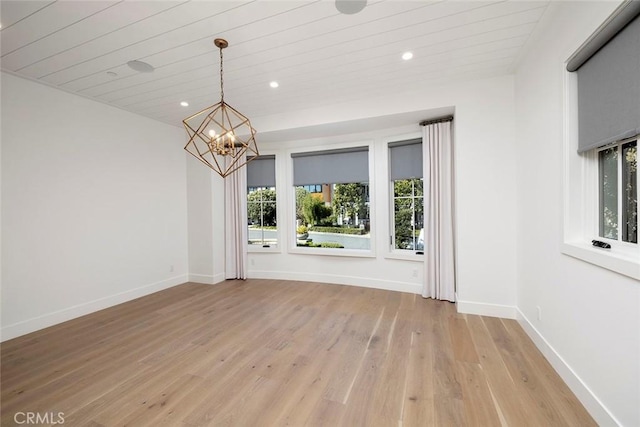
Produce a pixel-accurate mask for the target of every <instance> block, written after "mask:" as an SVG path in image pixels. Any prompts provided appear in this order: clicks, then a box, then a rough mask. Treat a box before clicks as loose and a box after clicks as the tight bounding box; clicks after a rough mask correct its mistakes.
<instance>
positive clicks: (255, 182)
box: [247, 156, 276, 187]
mask: <svg viewBox="0 0 640 427" xmlns="http://www.w3.org/2000/svg"><path fill="white" fill-rule="evenodd" d="M275 186H276V156H260V157H257V158H255V159H253V160H251V161H250V162H249V163H248V164H247V187H275Z"/></svg>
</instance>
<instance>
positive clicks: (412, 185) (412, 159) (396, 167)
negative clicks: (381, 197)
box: [389, 139, 424, 253]
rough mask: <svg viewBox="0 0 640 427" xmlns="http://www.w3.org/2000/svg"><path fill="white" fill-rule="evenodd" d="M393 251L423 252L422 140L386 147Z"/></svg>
mask: <svg viewBox="0 0 640 427" xmlns="http://www.w3.org/2000/svg"><path fill="white" fill-rule="evenodd" d="M389 176H390V180H391V189H392V194H393V199H392V203H393V207H392V212H393V215H392V219H391V222H392V227H391V230H392V235H391V236H390V244H391V246H392V249H393V250H400V251H415V252H418V253H421V252H422V251H424V197H423V195H424V192H423V181H422V139H413V140H409V141H399V142H392V143H390V144H389Z"/></svg>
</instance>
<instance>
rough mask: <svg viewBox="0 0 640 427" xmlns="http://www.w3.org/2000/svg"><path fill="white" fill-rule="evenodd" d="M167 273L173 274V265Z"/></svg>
mask: <svg viewBox="0 0 640 427" xmlns="http://www.w3.org/2000/svg"><path fill="white" fill-rule="evenodd" d="M169 273H173V264H171V265H170V266H169Z"/></svg>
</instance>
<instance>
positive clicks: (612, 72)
mask: <svg viewBox="0 0 640 427" xmlns="http://www.w3.org/2000/svg"><path fill="white" fill-rule="evenodd" d="M636 13H637V12H636ZM577 73H578V140H579V141H578V152H579V153H582V152H585V151H588V150H591V149H594V148H598V147H602V146H605V145H607V144H610V143H612V142H615V141H620V140H622V139H625V138H628V137H631V136H634V135H637V134H639V133H640V19H639V18H638V17H637V16H636V18H635V19H634V20H633V21H631V22H630V23H629V24H628V25H627V26H626V27H624V28H623V29H622V30H621V31H619V32H618V33H617V34H616V35H615V36H614V37H613V38H612V39H610V40H609V42H608V43H606V44H605V45H604V46H603V47H602V48H601V49H600V50H598V51H597V52H596V53H595V54H593V55H592V56H591V57H590V58H589V59H588V60H587V61H586V62H584V63H583V64H582V66H581V67H580V68H579V69H578V71H577Z"/></svg>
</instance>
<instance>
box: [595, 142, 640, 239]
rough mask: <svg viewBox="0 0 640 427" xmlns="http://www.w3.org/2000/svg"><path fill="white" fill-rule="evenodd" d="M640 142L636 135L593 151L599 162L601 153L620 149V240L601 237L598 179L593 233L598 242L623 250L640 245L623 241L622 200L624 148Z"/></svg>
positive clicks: (618, 207) (617, 167)
mask: <svg viewBox="0 0 640 427" xmlns="http://www.w3.org/2000/svg"><path fill="white" fill-rule="evenodd" d="M638 140H640V136H638V135H636V136H634V137H631V138H626V139H623V140H621V141H617V142H615V143H613V144H608V145H606V146H604V147H600V148H596V149H594V150H592V151H593V156H594V158H595V160H596V162H598V161H599V159H598V155H599V153H600V152H601V151H604V150H607V149H609V148H614V147H617V149H618V160H617V165H616V169H617V171H616V174H617V182H618V189H617V191H618V201H617V213H618V221H617V224H618V230H617V233H618V238H617V239H611V238H608V237H603V236H600V180H599V179H598V183H597V184H596V196H595V197H596V201H597V212H596V217H597V222H596V224H595V225H596V229H595V230H593V231H592V233H593V234H594V235H595V236H596V237H595V238H594V239H596V240H600V241H603V242H606V243H609V244H610V245H612V247H613V246H614V245H615V246H618V245H620V246H621V247H622V248H628V249H630V250H633V249H634V248H636V247H637V245H639V244H640V243H633V242H625V241H623V240H622V228H621V227H622V225H621V224H622V212H623V209H622V199H623V197H622V196H623V190H622V146H623V145H625V144H627V143H629V142H636V147H637V141H638ZM597 167H598V171H597V172H598V177H599V174H600V164H599V162H598V166H597ZM638 175H639V174H638V173H636V188H638V184H639V183H640V179H639V178H638Z"/></svg>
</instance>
